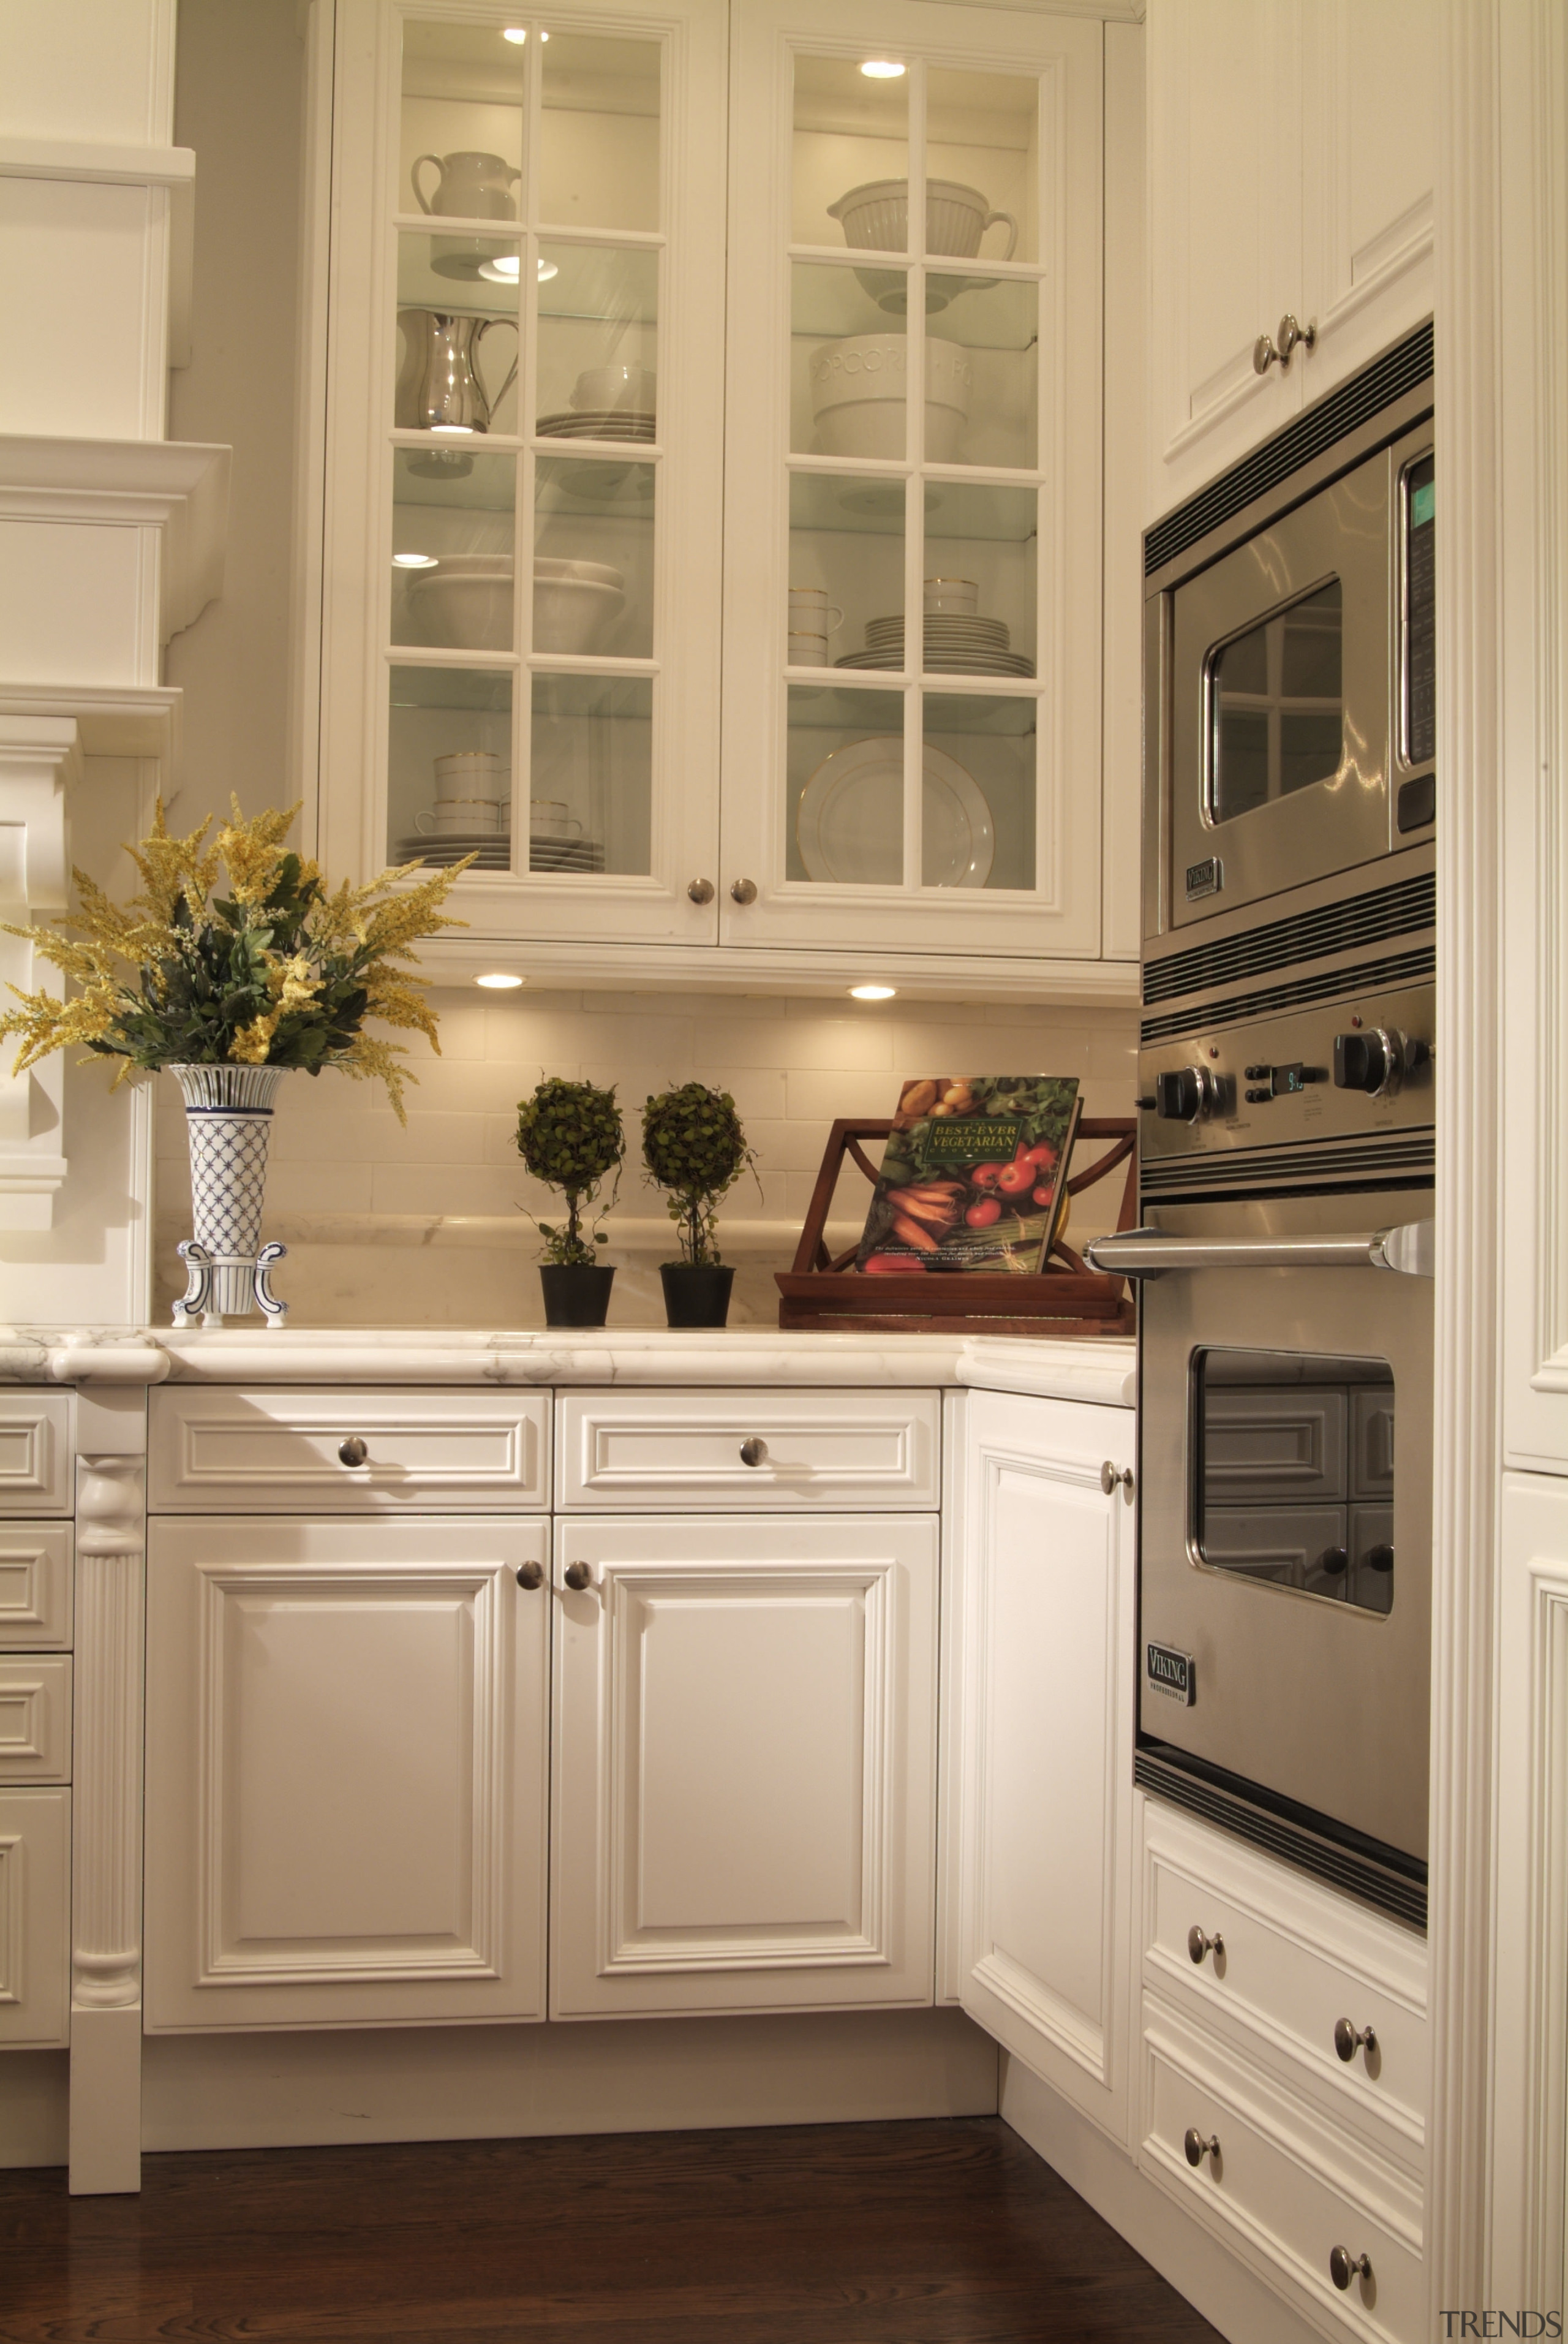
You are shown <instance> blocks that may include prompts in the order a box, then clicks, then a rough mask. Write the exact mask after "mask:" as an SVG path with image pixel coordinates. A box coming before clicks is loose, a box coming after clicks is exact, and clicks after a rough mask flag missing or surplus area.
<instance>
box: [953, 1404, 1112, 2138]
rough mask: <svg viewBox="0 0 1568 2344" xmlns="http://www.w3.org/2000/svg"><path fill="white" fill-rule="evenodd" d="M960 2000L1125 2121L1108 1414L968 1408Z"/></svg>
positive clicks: (1046, 2072)
mask: <svg viewBox="0 0 1568 2344" xmlns="http://www.w3.org/2000/svg"><path fill="white" fill-rule="evenodd" d="M969 1409H970V1425H969V1438H968V1442H967V1449H968V1456H967V1460H966V1464H965V1473H964V1481H965V1509H966V1510H965V1525H964V1536H963V1540H962V1551H961V1560H960V1569H961V1573H962V1589H961V1593H960V1601H959V1604H958V1606H957V1607H956V1609H957V1611H958V1615H959V1620H960V1637H961V1640H962V1652H961V1657H960V1723H959V1732H960V1767H959V1770H958V1771H959V1782H958V1785H957V1804H958V1831H959V1837H960V1867H959V1869H960V1892H959V1893H960V1915H961V1917H960V1989H959V1991H960V2001H961V2002H962V2005H963V2007H964V2008H965V2009H966V2010H967V2011H968V2012H969V2014H970V2017H971V2018H973V2019H975V2020H976V2021H977V2022H978V2023H979V2025H980V2026H983V2027H985V2028H986V2029H987V2031H988V2032H989V2033H990V2034H991V2035H994V2036H996V2038H997V2040H998V2041H999V2042H1000V2043H1002V2044H1003V2045H1005V2046H1006V2047H1007V2049H1008V2050H1009V2051H1010V2052H1012V2053H1014V2054H1015V2055H1016V2056H1018V2057H1019V2058H1020V2059H1021V2060H1022V2061H1023V2063H1024V2065H1025V2066H1028V2067H1030V2068H1032V2069H1033V2071H1034V2072H1035V2073H1036V2074H1037V2075H1038V2076H1041V2077H1042V2078H1043V2079H1044V2080H1045V2081H1046V2082H1047V2083H1048V2084H1050V2085H1052V2086H1054V2087H1055V2088H1056V2089H1057V2090H1058V2091H1059V2092H1060V2093H1062V2094H1063V2096H1065V2097H1066V2098H1068V2099H1070V2100H1071V2101H1073V2102H1074V2103H1075V2105H1076V2106H1078V2107H1081V2108H1082V2109H1083V2110H1084V2111H1085V2113H1086V2114H1088V2115H1090V2116H1091V2117H1093V2118H1094V2119H1095V2121H1096V2122H1097V2123H1099V2124H1100V2125H1101V2126H1103V2127H1105V2129H1106V2130H1107V2131H1109V2132H1111V2134H1112V2135H1113V2136H1114V2137H1117V2138H1118V2139H1123V2140H1124V2139H1125V2138H1126V2127H1127V2122H1128V2115H1127V2109H1128V2056H1127V2026H1128V1994H1129V1975H1130V1929H1131V1920H1130V1909H1131V1906H1130V1894H1131V1862H1132V1856H1131V1790H1132V1721H1131V1688H1132V1684H1133V1682H1134V1672H1133V1666H1132V1638H1133V1608H1132V1596H1133V1591H1132V1555H1133V1540H1132V1522H1133V1516H1132V1508H1131V1503H1130V1502H1129V1500H1128V1499H1127V1497H1126V1495H1125V1491H1124V1488H1123V1487H1122V1486H1118V1487H1116V1488H1115V1489H1114V1490H1113V1491H1112V1493H1111V1495H1110V1496H1109V1497H1108V1496H1107V1495H1106V1494H1105V1492H1104V1490H1103V1489H1102V1487H1101V1469H1102V1467H1103V1465H1104V1464H1105V1463H1107V1462H1110V1463H1111V1465H1112V1466H1113V1467H1114V1468H1116V1469H1117V1470H1121V1469H1122V1468H1124V1467H1126V1466H1128V1465H1130V1464H1131V1460H1132V1445H1133V1420H1132V1417H1131V1413H1130V1412H1129V1411H1126V1410H1123V1409H1107V1408H1093V1407H1083V1408H1080V1407H1075V1406H1072V1405H1070V1404H1069V1403H1066V1402H1061V1401H1055V1400H1040V1399H1018V1398H1013V1397H1010V1396H1008V1395H1004V1394H1000V1393H991V1392H983V1393H980V1392H977V1393H973V1394H971V1395H970V1400H969Z"/></svg>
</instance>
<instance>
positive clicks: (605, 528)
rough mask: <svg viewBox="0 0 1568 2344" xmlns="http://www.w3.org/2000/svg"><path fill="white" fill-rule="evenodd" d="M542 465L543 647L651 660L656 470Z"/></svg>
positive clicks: (538, 574)
mask: <svg viewBox="0 0 1568 2344" xmlns="http://www.w3.org/2000/svg"><path fill="white" fill-rule="evenodd" d="M537 464H538V469H537V472H536V475H535V487H534V640H533V648H534V651H535V652H536V653H538V652H544V653H547V654H550V653H558V652H569V653H572V654H574V655H575V656H577V657H578V658H579V659H581V658H592V657H594V656H595V655H598V656H608V657H609V658H613V659H650V658H651V657H652V655H653V514H654V475H655V471H656V470H657V467H656V466H654V465H652V464H627V463H622V462H618V461H616V460H613V459H612V460H594V459H592V458H589V457H582V456H541V457H539V458H538V460H537Z"/></svg>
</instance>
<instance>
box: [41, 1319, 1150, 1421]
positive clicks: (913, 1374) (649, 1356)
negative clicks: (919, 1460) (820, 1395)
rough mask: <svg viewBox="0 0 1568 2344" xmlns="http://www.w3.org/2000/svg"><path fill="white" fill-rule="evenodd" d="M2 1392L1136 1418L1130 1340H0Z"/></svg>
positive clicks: (633, 1332)
mask: <svg viewBox="0 0 1568 2344" xmlns="http://www.w3.org/2000/svg"><path fill="white" fill-rule="evenodd" d="M0 1381H3V1382H10V1383H25V1384H78V1383H79V1384H83V1385H86V1386H88V1387H91V1386H94V1385H98V1386H103V1385H106V1384H107V1385H121V1386H125V1385H136V1384H156V1383H166V1382H173V1383H269V1384H272V1383H290V1384H495V1385H508V1384H531V1385H567V1384H581V1385H601V1386H602V1385H608V1384H623V1385H624V1384H634V1385H635V1384H677V1385H687V1386H702V1385H714V1384H720V1385H723V1384H739V1385H771V1384H793V1385H813V1384H815V1385H821V1384H845V1385H855V1384H858V1385H879V1386H884V1387H885V1386H890V1385H922V1386H925V1387H927V1388H930V1386H932V1385H955V1386H963V1385H972V1386H975V1387H978V1388H981V1389H987V1390H991V1391H1013V1392H1030V1393H1036V1394H1040V1395H1041V1396H1043V1397H1045V1398H1048V1399H1078V1400H1098V1401H1101V1402H1105V1403H1109V1404H1110V1405H1111V1406H1112V1407H1117V1408H1131V1407H1132V1406H1133V1404H1134V1400H1135V1397H1136V1353H1135V1349H1134V1346H1133V1344H1132V1343H1131V1341H1130V1340H1128V1339H1111V1340H1103V1341H1102V1340H1100V1339H1092V1338H1091V1339H1085V1340H1081V1341H1060V1342H1055V1341H1052V1340H1050V1339H1049V1338H1047V1337H1037V1336H1030V1337H1015V1336H1004V1335H973V1334H964V1333H957V1332H955V1333H954V1334H953V1335H950V1336H949V1335H916V1334H910V1335H893V1336H887V1335H879V1334H872V1333H846V1334H830V1333H827V1332H824V1331H818V1330H815V1329H799V1330H791V1331H789V1332H788V1333H780V1332H779V1329H776V1328H744V1327H736V1328H726V1329H721V1330H717V1331H715V1332H712V1333H687V1332H684V1331H678V1330H672V1329H664V1328H626V1329H618V1328H610V1329H588V1330H584V1331H580V1332H579V1331H574V1330H572V1329H561V1328H548V1329H547V1328H524V1329H516V1330H512V1331H508V1330H505V1329H501V1330H496V1329H473V1330H468V1329H450V1328H439V1329H422V1328H417V1327H413V1328H396V1327H389V1328H385V1329H383V1328H345V1329H341V1330H339V1331H334V1330H332V1329H314V1328H313V1329H305V1328H301V1329H297V1330H290V1329H286V1328H285V1329H276V1330H274V1329H263V1328H259V1327H258V1328H256V1329H250V1328H243V1327H240V1328H232V1329H230V1328H223V1329H213V1330H211V1331H207V1330H206V1329H189V1330H182V1331H180V1332H178V1333H176V1332H174V1331H171V1330H168V1329H145V1328H45V1327H28V1328H12V1329H0Z"/></svg>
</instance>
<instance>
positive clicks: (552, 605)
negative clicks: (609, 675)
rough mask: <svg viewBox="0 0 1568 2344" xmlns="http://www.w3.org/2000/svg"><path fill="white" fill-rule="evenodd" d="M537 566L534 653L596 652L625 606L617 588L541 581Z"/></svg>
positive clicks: (593, 582)
mask: <svg viewBox="0 0 1568 2344" xmlns="http://www.w3.org/2000/svg"><path fill="white" fill-rule="evenodd" d="M540 566H541V565H539V564H536V565H535V577H534V649H535V651H537V652H576V653H578V654H579V655H580V654H581V653H583V652H592V651H597V650H598V647H599V645H600V644H601V643H602V642H603V641H604V638H605V636H606V635H607V634H608V631H609V630H610V628H611V627H612V626H613V625H614V623H615V621H616V620H617V619H618V618H619V616H620V614H621V611H623V609H624V608H625V606H626V596H625V595H624V594H623V593H622V591H621V590H620V588H619V586H618V585H617V586H612V585H610V584H609V583H608V581H607V580H605V579H602V578H549V577H541V576H540V575H539V574H538V571H539V568H540ZM614 574H616V573H613V572H612V575H614Z"/></svg>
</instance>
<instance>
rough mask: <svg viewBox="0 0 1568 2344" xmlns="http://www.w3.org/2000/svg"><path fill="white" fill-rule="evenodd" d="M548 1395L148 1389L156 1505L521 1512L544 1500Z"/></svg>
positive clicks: (218, 1509) (251, 1510)
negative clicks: (151, 1391)
mask: <svg viewBox="0 0 1568 2344" xmlns="http://www.w3.org/2000/svg"><path fill="white" fill-rule="evenodd" d="M549 1421H550V1395H549V1394H548V1392H532V1391H524V1392H513V1391H494V1390H489V1389H481V1390H465V1389H438V1390H434V1391H417V1390H404V1389H400V1388H397V1387H387V1388H385V1389H382V1388H377V1389H369V1390H367V1389H358V1390H355V1391H315V1390H309V1391H305V1390H293V1391H290V1390H287V1389H276V1388H269V1389H266V1390H253V1391H242V1390H236V1389H232V1388H229V1387H226V1386H222V1387H216V1388H211V1389H209V1388H207V1387H206V1386H203V1387H200V1388H196V1389H164V1390H162V1391H156V1392H154V1393H153V1395H152V1399H151V1408H150V1415H149V1420H148V1429H147V1452H148V1453H147V1493H148V1494H147V1506H148V1510H149V1512H152V1513H155V1514H159V1513H163V1514H175V1513H178V1514H190V1513H244V1514H258V1513H261V1514H388V1513H414V1512H419V1513H451V1512H461V1513H517V1512H523V1511H533V1510H537V1509H542V1508H544V1507H546V1506H548V1503H549Z"/></svg>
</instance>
